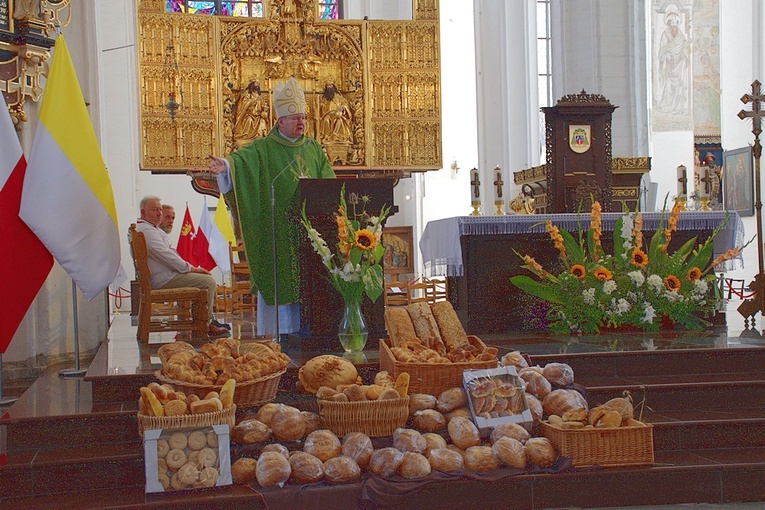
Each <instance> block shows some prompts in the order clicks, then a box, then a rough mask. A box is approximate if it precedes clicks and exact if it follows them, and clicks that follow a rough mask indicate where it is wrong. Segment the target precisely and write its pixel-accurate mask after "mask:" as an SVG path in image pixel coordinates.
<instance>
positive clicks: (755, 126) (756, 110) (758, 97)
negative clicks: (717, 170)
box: [738, 80, 765, 319]
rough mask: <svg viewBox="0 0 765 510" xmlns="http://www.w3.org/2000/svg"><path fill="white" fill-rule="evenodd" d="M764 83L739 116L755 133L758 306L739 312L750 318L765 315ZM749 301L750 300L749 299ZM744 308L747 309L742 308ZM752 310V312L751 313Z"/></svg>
mask: <svg viewBox="0 0 765 510" xmlns="http://www.w3.org/2000/svg"><path fill="white" fill-rule="evenodd" d="M761 85H762V84H761V83H760V82H759V81H758V80H754V82H753V83H752V92H751V94H744V95H743V96H742V97H741V102H742V103H744V104H749V103H752V109H751V110H741V111H740V112H738V117H739V118H740V119H741V120H744V119H748V118H749V119H752V133H753V134H754V146H752V155H753V156H754V193H755V195H754V208H755V212H756V213H757V256H758V260H759V272H758V273H757V276H756V277H755V279H754V283H753V284H752V286H753V287H754V290H755V295H754V298H753V301H754V304H756V305H757V306H756V307H754V306H751V303H750V306H749V307H746V306H745V303H742V305H741V306H740V307H739V313H741V315H743V316H744V318H745V319H746V318H748V317H750V316H753V315H754V314H755V313H757V312H758V311H759V312H760V313H761V314H763V315H765V274H763V272H765V267H764V266H765V264H764V263H763V251H762V250H763V244H762V243H763V239H762V197H761V192H760V156H761V155H762V145H760V133H762V128H761V126H762V116H763V110H762V101H763V99H765V95H764V94H763V93H762V91H761V90H760V86H761ZM747 301H749V300H747ZM742 308H744V310H746V312H745V311H743V310H742ZM750 312H751V313H750Z"/></svg>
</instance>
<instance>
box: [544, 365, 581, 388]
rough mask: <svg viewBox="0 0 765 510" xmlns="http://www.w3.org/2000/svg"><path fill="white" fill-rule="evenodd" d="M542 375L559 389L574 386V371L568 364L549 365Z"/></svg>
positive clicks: (545, 367)
mask: <svg viewBox="0 0 765 510" xmlns="http://www.w3.org/2000/svg"><path fill="white" fill-rule="evenodd" d="M542 375H543V376H545V379H547V380H548V381H550V384H552V385H553V386H555V387H557V388H562V387H564V386H568V385H570V384H574V369H573V368H571V366H570V365H567V364H566V363H548V364H547V365H545V366H544V368H543V369H542Z"/></svg>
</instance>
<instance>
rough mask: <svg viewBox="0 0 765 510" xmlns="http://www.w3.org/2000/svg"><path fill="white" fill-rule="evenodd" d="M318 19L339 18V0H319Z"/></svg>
mask: <svg viewBox="0 0 765 510" xmlns="http://www.w3.org/2000/svg"><path fill="white" fill-rule="evenodd" d="M319 19H340V0H319Z"/></svg>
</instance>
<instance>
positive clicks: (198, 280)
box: [136, 196, 229, 337]
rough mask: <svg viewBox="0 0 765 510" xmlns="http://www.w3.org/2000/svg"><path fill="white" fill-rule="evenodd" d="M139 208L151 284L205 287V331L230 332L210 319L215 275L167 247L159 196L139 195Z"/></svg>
mask: <svg viewBox="0 0 765 510" xmlns="http://www.w3.org/2000/svg"><path fill="white" fill-rule="evenodd" d="M140 209H141V218H140V219H139V220H138V221H137V222H136V230H137V231H138V232H143V235H144V237H145V238H146V248H147V251H148V253H149V260H148V264H149V271H151V276H150V277H149V283H151V287H152V288H153V289H172V288H178V287H196V288H199V289H204V290H206V291H207V306H208V310H209V323H210V325H209V327H208V330H207V333H208V335H209V336H210V337H220V336H228V335H229V331H228V330H227V329H226V328H224V327H221V326H220V325H218V324H219V323H218V322H217V321H215V320H214V318H213V303H214V301H213V300H214V299H215V287H216V282H215V278H213V277H212V276H211V275H210V272H209V271H207V270H206V269H204V268H201V267H195V266H192V265H191V264H189V263H188V262H186V261H185V260H183V259H182V258H181V256H180V255H178V252H177V251H175V250H174V249H173V248H172V246H170V238H169V237H168V235H167V234H166V233H165V232H164V231H163V230H162V229H160V228H159V224H160V223H161V222H162V203H161V202H160V199H159V198H158V197H155V196H146V197H144V198H142V199H141V203H140Z"/></svg>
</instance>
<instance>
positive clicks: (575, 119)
mask: <svg viewBox="0 0 765 510" xmlns="http://www.w3.org/2000/svg"><path fill="white" fill-rule="evenodd" d="M616 108H617V107H616V106H614V105H612V104H611V102H610V101H609V100H608V99H606V98H605V97H603V96H601V95H598V94H588V93H586V92H585V91H582V92H580V93H579V94H569V95H567V96H564V97H563V98H561V99H560V100H559V101H558V102H557V104H556V105H555V106H550V107H546V108H542V110H543V112H544V114H545V145H546V156H547V157H546V163H545V164H544V165H539V166H536V167H533V168H528V169H526V170H521V171H519V172H514V174H513V179H514V182H515V184H516V185H519V186H521V187H522V190H523V192H524V193H526V194H527V195H533V197H534V212H536V213H565V212H576V211H577V210H579V209H580V208H581V210H589V207H590V203H591V200H592V199H594V200H597V201H599V202H600V204H601V205H602V207H603V211H606V212H608V211H621V210H622V209H623V208H624V207H626V208H627V209H629V210H633V211H634V210H635V209H636V208H637V207H638V206H639V204H640V180H641V177H642V175H643V174H644V173H646V172H648V171H649V170H650V169H651V160H650V158H648V157H628V158H613V157H612V156H611V115H612V113H613V111H614V110H615V109H616Z"/></svg>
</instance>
